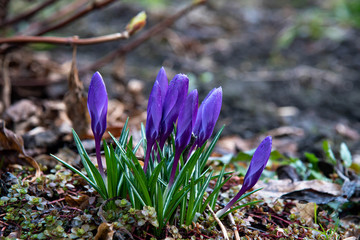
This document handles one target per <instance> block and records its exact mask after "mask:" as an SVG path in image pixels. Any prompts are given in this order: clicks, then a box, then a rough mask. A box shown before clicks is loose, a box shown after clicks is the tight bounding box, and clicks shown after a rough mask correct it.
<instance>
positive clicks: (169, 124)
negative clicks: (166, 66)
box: [159, 74, 189, 149]
mask: <svg viewBox="0 0 360 240" xmlns="http://www.w3.org/2000/svg"><path fill="white" fill-rule="evenodd" d="M188 88H189V79H188V77H187V76H186V75H184V74H177V75H175V77H174V78H173V79H172V80H171V82H170V84H169V87H168V90H167V92H166V95H165V100H164V105H163V109H162V118H161V123H160V135H159V145H160V148H161V149H162V148H163V146H164V144H165V141H166V139H167V138H168V137H169V136H170V134H171V132H172V131H173V130H174V123H175V122H176V119H177V118H178V116H179V112H180V109H181V108H182V106H183V104H184V102H185V99H186V96H187V93H188Z"/></svg>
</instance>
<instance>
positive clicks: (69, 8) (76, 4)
mask: <svg viewBox="0 0 360 240" xmlns="http://www.w3.org/2000/svg"><path fill="white" fill-rule="evenodd" d="M88 2H89V1H88V0H76V1H73V2H72V3H70V4H67V5H65V6H63V7H62V8H61V9H60V10H59V11H56V13H54V14H53V15H51V16H49V18H48V19H46V20H45V21H43V22H41V23H42V24H44V25H49V24H50V23H51V22H56V20H58V19H62V18H65V17H67V16H69V15H70V14H73V13H74V12H76V11H79V9H81V8H83V6H85V5H86V4H88ZM34 24H38V23H34ZM30 28H31V27H30Z"/></svg>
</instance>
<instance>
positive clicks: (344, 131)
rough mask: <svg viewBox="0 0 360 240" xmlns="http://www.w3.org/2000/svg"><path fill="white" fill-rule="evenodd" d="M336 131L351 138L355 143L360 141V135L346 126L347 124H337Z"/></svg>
mask: <svg viewBox="0 0 360 240" xmlns="http://www.w3.org/2000/svg"><path fill="white" fill-rule="evenodd" d="M335 129H336V131H337V132H338V133H339V134H340V135H342V136H344V137H346V138H349V139H351V140H354V141H357V140H359V139H360V134H359V133H358V132H357V131H356V130H355V129H352V128H350V127H349V126H346V125H345V124H342V123H338V124H336V126H335Z"/></svg>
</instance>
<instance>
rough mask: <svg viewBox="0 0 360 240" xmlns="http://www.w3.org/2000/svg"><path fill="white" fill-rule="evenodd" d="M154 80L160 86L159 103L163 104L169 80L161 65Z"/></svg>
mask: <svg viewBox="0 0 360 240" xmlns="http://www.w3.org/2000/svg"><path fill="white" fill-rule="evenodd" d="M156 81H158V82H159V84H160V88H161V105H162V106H163V105H164V101H165V95H166V91H167V90H168V87H169V81H168V78H167V76H166V72H165V69H164V67H162V68H161V69H160V71H159V73H158V75H157V77H156Z"/></svg>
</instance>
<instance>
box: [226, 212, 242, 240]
mask: <svg viewBox="0 0 360 240" xmlns="http://www.w3.org/2000/svg"><path fill="white" fill-rule="evenodd" d="M228 217H229V220H230V223H231V227H232V229H233V230H234V233H235V240H240V235H239V231H238V229H237V227H236V224H235V220H234V217H233V215H232V214H231V213H229V215H228Z"/></svg>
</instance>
